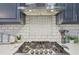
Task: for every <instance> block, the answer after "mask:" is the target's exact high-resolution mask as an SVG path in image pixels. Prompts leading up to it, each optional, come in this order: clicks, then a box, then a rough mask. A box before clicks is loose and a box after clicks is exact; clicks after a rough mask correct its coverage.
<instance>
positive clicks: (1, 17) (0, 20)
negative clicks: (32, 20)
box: [0, 3, 20, 24]
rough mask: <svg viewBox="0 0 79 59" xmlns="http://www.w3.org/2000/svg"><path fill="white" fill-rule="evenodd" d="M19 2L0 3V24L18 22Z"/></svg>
mask: <svg viewBox="0 0 79 59" xmlns="http://www.w3.org/2000/svg"><path fill="white" fill-rule="evenodd" d="M18 6H20V4H19V3H0V24H13V23H19V22H20V10H18Z"/></svg>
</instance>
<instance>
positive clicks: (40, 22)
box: [0, 16, 79, 41]
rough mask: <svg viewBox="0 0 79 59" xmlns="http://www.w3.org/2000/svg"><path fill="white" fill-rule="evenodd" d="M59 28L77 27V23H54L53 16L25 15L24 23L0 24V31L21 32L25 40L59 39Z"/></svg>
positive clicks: (78, 26) (15, 33) (78, 27)
mask: <svg viewBox="0 0 79 59" xmlns="http://www.w3.org/2000/svg"><path fill="white" fill-rule="evenodd" d="M59 29H69V30H70V29H79V25H56V20H55V16H26V24H25V25H21V24H18V25H17V24H13V25H12V24H11V25H10V24H8V25H7V24H5V25H0V32H4V33H7V34H12V35H17V34H21V35H22V39H23V40H25V41H33V40H34V41H35V40H36V41H38V40H39V41H44V40H48V41H61V35H60V33H59Z"/></svg>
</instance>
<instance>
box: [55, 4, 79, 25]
mask: <svg viewBox="0 0 79 59" xmlns="http://www.w3.org/2000/svg"><path fill="white" fill-rule="evenodd" d="M59 5H60V6H59ZM57 6H59V7H60V8H63V11H62V12H61V13H60V14H58V15H56V18H57V23H59V22H60V21H61V20H62V22H61V24H78V23H79V4H78V3H63V4H62V3H57V4H56V5H55V7H57ZM62 6H63V7H62ZM60 18H61V19H60Z"/></svg>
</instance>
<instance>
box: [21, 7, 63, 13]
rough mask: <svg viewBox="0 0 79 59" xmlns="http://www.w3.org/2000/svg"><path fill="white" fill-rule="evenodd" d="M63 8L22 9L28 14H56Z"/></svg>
mask: <svg viewBox="0 0 79 59" xmlns="http://www.w3.org/2000/svg"><path fill="white" fill-rule="evenodd" d="M61 11H62V10H61V9H57V8H55V9H28V8H24V9H22V12H23V13H25V14H26V15H56V14H57V13H59V12H61Z"/></svg>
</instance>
